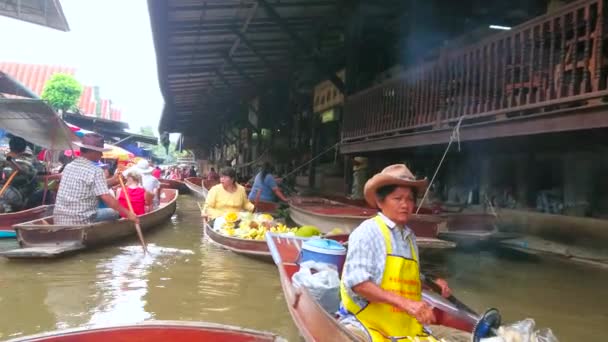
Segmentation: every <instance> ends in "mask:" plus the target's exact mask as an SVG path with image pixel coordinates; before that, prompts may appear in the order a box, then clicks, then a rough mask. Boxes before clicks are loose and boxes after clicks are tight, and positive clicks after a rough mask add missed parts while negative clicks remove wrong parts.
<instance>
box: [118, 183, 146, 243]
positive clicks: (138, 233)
mask: <svg viewBox="0 0 608 342" xmlns="http://www.w3.org/2000/svg"><path fill="white" fill-rule="evenodd" d="M118 181H119V182H120V186H121V188H122V191H123V192H124V193H125V198H126V199H127V205H128V206H129V211H131V213H133V214H135V212H134V211H133V206H132V205H131V198H129V193H128V192H127V187H126V186H125V182H123V181H122V177H121V176H120V175H119V176H118ZM135 230H136V231H137V236H138V237H139V241H140V242H141V247H142V248H143V249H144V254H146V253H148V248H147V247H146V241H144V234H142V232H141V227H140V226H139V223H136V224H135Z"/></svg>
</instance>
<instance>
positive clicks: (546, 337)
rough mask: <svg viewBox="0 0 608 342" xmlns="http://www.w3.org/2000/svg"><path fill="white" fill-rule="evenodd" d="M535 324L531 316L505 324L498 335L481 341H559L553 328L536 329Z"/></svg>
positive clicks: (499, 329)
mask: <svg viewBox="0 0 608 342" xmlns="http://www.w3.org/2000/svg"><path fill="white" fill-rule="evenodd" d="M535 325H536V323H535V322H534V320H533V319H531V318H527V319H524V320H523V321H519V322H515V323H513V324H510V325H503V326H501V327H500V328H498V331H497V332H496V337H491V338H485V339H481V342H559V341H558V340H557V337H555V335H553V332H552V331H551V329H542V330H535Z"/></svg>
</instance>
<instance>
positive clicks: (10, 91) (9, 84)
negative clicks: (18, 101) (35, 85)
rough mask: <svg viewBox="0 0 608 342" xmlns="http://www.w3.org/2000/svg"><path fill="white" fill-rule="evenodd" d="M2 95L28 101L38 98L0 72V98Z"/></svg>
mask: <svg viewBox="0 0 608 342" xmlns="http://www.w3.org/2000/svg"><path fill="white" fill-rule="evenodd" d="M2 95H11V96H18V97H24V98H29V99H38V98H39V97H38V95H36V94H35V93H34V92H33V91H31V90H30V89H28V88H27V87H26V86H24V85H23V84H21V83H20V82H19V81H17V80H16V79H14V78H12V77H10V76H9V75H8V74H5V73H4V72H2V71H0V97H2Z"/></svg>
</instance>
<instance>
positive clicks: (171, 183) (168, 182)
mask: <svg viewBox="0 0 608 342" xmlns="http://www.w3.org/2000/svg"><path fill="white" fill-rule="evenodd" d="M159 181H160V188H161V189H174V190H178V191H179V193H180V194H187V193H188V191H190V190H189V189H188V187H187V186H186V184H184V182H183V181H181V180H175V179H159Z"/></svg>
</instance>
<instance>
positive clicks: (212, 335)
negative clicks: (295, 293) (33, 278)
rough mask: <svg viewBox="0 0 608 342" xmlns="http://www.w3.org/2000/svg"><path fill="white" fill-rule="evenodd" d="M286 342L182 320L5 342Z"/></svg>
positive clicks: (275, 336)
mask: <svg viewBox="0 0 608 342" xmlns="http://www.w3.org/2000/svg"><path fill="white" fill-rule="evenodd" d="M26 341H28V342H76V341H78V342H108V341H120V342H140V341H146V342H166V341H181V342H195V341H196V342H198V341H217V342H229V341H230V342H286V340H285V339H283V338H281V337H279V336H277V335H275V334H273V333H269V332H262V331H255V330H249V329H243V328H239V327H233V326H228V325H221V324H214V323H202V322H201V323H199V322H183V321H150V322H144V323H140V324H133V325H119V326H110V327H99V328H91V327H87V328H78V329H71V330H63V331H56V332H49V333H43V334H38V335H32V336H25V337H20V338H16V339H12V340H9V341H7V342H26Z"/></svg>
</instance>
